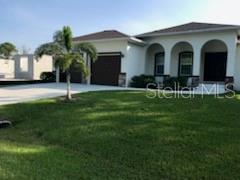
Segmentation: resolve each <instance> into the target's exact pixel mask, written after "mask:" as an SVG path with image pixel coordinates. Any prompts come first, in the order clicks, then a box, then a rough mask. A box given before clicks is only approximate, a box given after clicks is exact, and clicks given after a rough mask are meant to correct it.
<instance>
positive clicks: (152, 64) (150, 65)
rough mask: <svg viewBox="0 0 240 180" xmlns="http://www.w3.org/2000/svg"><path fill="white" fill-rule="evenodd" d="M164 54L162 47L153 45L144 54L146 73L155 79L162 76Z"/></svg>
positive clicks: (156, 44)
mask: <svg viewBox="0 0 240 180" xmlns="http://www.w3.org/2000/svg"><path fill="white" fill-rule="evenodd" d="M164 62H165V53H164V48H163V46H162V45H160V44H158V43H155V44H152V45H150V46H149V47H148V49H147V53H146V73H147V74H149V75H154V76H155V77H161V76H164Z"/></svg>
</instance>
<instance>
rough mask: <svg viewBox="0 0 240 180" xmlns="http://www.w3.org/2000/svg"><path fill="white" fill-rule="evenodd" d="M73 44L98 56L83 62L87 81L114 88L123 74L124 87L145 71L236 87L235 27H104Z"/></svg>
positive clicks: (239, 75)
mask: <svg viewBox="0 0 240 180" xmlns="http://www.w3.org/2000/svg"><path fill="white" fill-rule="evenodd" d="M74 42H90V43H92V44H93V45H94V46H95V47H96V48H97V50H98V53H99V54H98V55H99V58H98V60H97V61H96V62H95V63H90V62H87V63H88V65H89V67H90V69H91V77H89V79H88V83H91V84H103V85H116V86H117V85H120V84H119V83H120V81H119V79H122V80H123V79H124V78H125V81H121V82H124V84H125V85H126V86H127V85H129V82H130V81H131V78H132V77H133V76H136V75H140V74H146V75H153V76H155V78H156V81H158V82H163V80H164V79H166V78H169V77H178V76H184V77H187V78H188V82H189V83H192V84H195V85H196V84H202V83H206V84H208V83H221V84H224V83H234V88H235V89H236V90H240V45H239V44H240V26H235V25H222V24H206V23H194V22H193V23H188V24H184V25H180V26H175V27H170V28H167V29H162V30H157V31H153V32H149V33H144V34H140V35H137V36H134V37H133V36H129V35H126V34H124V33H121V32H119V31H116V30H110V31H102V32H98V33H93V34H89V35H84V36H80V37H76V38H74ZM76 74H77V73H76ZM73 78H74V75H73ZM121 85H122V84H121Z"/></svg>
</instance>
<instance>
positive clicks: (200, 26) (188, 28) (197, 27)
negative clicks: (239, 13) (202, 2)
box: [137, 22, 240, 37]
mask: <svg viewBox="0 0 240 180" xmlns="http://www.w3.org/2000/svg"><path fill="white" fill-rule="evenodd" d="M218 28H236V29H237V28H240V26H236V25H224V24H208V23H196V22H192V23H188V24H183V25H179V26H174V27H170V28H166V29H161V30H157V31H152V32H148V33H144V34H140V35H137V37H144V36H151V35H155V34H160V35H161V34H166V33H170V34H171V33H180V32H194V31H201V30H211V29H218Z"/></svg>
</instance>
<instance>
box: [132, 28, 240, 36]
mask: <svg viewBox="0 0 240 180" xmlns="http://www.w3.org/2000/svg"><path fill="white" fill-rule="evenodd" d="M226 30H240V27H225V28H212V29H204V30H192V31H180V32H170V33H152V34H145V35H144V34H142V35H138V36H136V37H137V38H144V37H155V36H171V35H182V34H193V33H204V32H214V31H226Z"/></svg>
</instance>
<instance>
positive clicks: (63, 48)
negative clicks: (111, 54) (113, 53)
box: [35, 26, 97, 100]
mask: <svg viewBox="0 0 240 180" xmlns="http://www.w3.org/2000/svg"><path fill="white" fill-rule="evenodd" d="M72 39H73V38H72V31H71V28H70V27H68V26H64V27H63V29H62V30H61V31H57V32H56V33H55V34H54V36H53V42H52V43H47V44H43V45H41V46H39V47H38V48H37V49H36V51H35V56H36V57H37V58H41V57H42V56H43V55H50V56H52V57H53V60H54V62H55V66H56V67H59V68H60V69H61V70H63V71H64V72H65V73H66V79H67V96H66V99H67V100H71V99H72V96H71V73H70V68H71V67H72V66H75V67H77V68H79V69H80V71H81V72H82V74H83V76H84V77H86V76H87V75H88V73H89V72H88V67H87V65H86V62H85V60H84V54H86V55H87V58H90V59H91V60H92V61H95V60H96V59H97V50H96V48H95V47H94V46H93V45H92V44H90V43H86V42H85V43H75V44H74V43H73V40H72Z"/></svg>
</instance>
